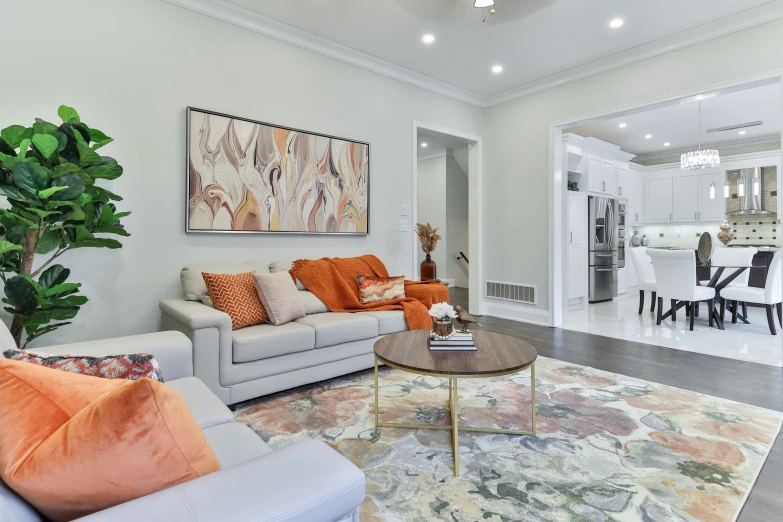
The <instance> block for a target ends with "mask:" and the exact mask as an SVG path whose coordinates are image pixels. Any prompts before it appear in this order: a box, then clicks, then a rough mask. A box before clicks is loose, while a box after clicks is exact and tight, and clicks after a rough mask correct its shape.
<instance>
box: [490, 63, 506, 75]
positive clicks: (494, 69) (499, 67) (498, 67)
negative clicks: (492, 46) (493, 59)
mask: <svg viewBox="0 0 783 522" xmlns="http://www.w3.org/2000/svg"><path fill="white" fill-rule="evenodd" d="M492 72H493V73H495V74H498V73H502V72H503V66H502V65H493V66H492Z"/></svg>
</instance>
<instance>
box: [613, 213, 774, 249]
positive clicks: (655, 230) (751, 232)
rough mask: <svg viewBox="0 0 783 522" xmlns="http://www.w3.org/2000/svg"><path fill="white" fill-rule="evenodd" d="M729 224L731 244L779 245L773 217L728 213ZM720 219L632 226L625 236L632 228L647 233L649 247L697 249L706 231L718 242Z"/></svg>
mask: <svg viewBox="0 0 783 522" xmlns="http://www.w3.org/2000/svg"><path fill="white" fill-rule="evenodd" d="M729 223H730V224H731V227H732V229H733V230H734V240H733V241H732V242H731V243H729V244H730V245H775V246H780V245H781V224H780V220H779V219H778V218H777V216H776V215H774V216H730V218H729ZM720 225H721V222H720V221H715V222H704V221H701V222H699V223H689V224H681V225H676V224H672V225H668V224H667V225H636V226H634V225H631V226H630V227H629V231H628V237H631V236H632V235H633V233H634V232H635V231H638V232H639V235H640V236H641V235H643V234H646V235H647V239H648V240H649V246H651V247H677V248H696V247H697V246H698V245H699V237H700V236H701V234H702V233H704V232H709V233H710V234H711V235H712V237H713V238H714V239H715V240H716V241H717V236H718V232H720Z"/></svg>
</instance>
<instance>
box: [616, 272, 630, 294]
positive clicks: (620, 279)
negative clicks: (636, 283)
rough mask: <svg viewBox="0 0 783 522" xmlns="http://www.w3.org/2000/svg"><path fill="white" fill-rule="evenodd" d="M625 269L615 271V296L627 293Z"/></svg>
mask: <svg viewBox="0 0 783 522" xmlns="http://www.w3.org/2000/svg"><path fill="white" fill-rule="evenodd" d="M627 271H628V269H627V268H621V269H619V270H618V271H617V294H618V295H623V294H624V293H626V292H627V291H628V277H627Z"/></svg>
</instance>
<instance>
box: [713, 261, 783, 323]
mask: <svg viewBox="0 0 783 522" xmlns="http://www.w3.org/2000/svg"><path fill="white" fill-rule="evenodd" d="M746 272H749V270H746ZM720 296H721V297H722V298H723V299H725V300H727V301H731V303H732V305H733V310H732V322H736V314H737V303H754V304H760V305H764V308H766V309H767V322H768V323H769V331H770V333H771V334H772V335H777V331H775V316H774V312H773V308H775V307H777V309H778V322H779V323H780V325H781V327H783V251H781V250H778V251H777V253H775V256H774V257H773V258H772V263H771V264H770V266H769V270H768V271H767V282H766V283H765V284H764V288H754V287H752V286H732V285H728V286H727V287H726V288H724V289H723V290H721V293H720Z"/></svg>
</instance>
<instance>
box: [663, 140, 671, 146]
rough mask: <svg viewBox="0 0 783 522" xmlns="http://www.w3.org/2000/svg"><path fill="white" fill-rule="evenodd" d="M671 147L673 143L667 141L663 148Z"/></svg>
mask: <svg viewBox="0 0 783 522" xmlns="http://www.w3.org/2000/svg"><path fill="white" fill-rule="evenodd" d="M670 145H671V143H669V142H668V141H667V142H666V143H664V144H663V146H664V147H668V146H670Z"/></svg>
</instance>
